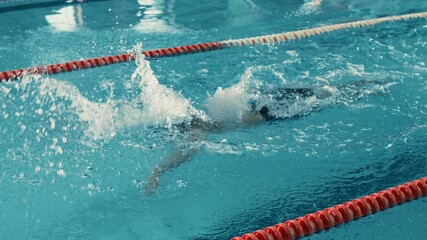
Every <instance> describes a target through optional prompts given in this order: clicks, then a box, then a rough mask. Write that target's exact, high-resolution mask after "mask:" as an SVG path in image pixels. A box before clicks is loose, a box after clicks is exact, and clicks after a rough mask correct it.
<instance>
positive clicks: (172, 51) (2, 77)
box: [0, 42, 223, 82]
mask: <svg viewBox="0 0 427 240" xmlns="http://www.w3.org/2000/svg"><path fill="white" fill-rule="evenodd" d="M221 46H223V45H221V44H220V43H219V42H212V43H202V44H193V45H188V46H179V47H173V48H163V49H156V50H150V51H144V52H142V54H144V56H145V57H146V58H158V57H166V56H174V55H180V54H189V53H196V52H205V51H211V50H216V49H220V48H221ZM135 58H136V55H135V54H119V55H114V56H105V57H100V58H90V59H85V60H77V61H71V62H66V63H57V64H51V65H47V66H43V67H31V68H28V69H27V68H23V69H18V70H11V71H5V72H0V82H1V81H6V80H15V79H19V78H21V77H22V76H24V75H26V74H28V75H33V74H57V73H61V72H71V71H74V70H77V69H85V68H93V67H100V66H104V65H110V64H114V63H121V62H128V61H131V60H135Z"/></svg>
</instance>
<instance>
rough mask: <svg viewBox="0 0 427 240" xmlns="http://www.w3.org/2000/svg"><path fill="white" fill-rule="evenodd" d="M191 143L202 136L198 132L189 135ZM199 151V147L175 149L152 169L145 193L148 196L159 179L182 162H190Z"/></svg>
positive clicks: (156, 185)
mask: <svg viewBox="0 0 427 240" xmlns="http://www.w3.org/2000/svg"><path fill="white" fill-rule="evenodd" d="M189 137H190V140H191V142H193V143H194V142H198V141H200V140H201V139H202V137H203V136H202V135H201V133H200V132H199V131H197V132H195V131H193V132H191V133H189ZM193 145H194V144H193ZM199 149H200V147H199V146H197V145H196V146H187V147H183V148H179V149H177V150H176V151H175V152H173V153H172V155H170V156H169V157H168V160H167V161H166V162H165V163H163V164H162V165H160V166H157V167H155V168H154V169H153V173H152V175H151V177H150V180H149V181H148V184H147V186H146V187H145V192H146V193H147V194H150V193H152V192H153V190H154V189H155V188H157V187H158V186H159V177H160V176H162V175H163V174H165V173H166V172H168V171H170V170H171V169H173V168H176V167H178V166H179V165H181V164H183V163H184V162H186V161H188V160H190V159H191V158H192V157H193V156H194V155H195V154H196V153H197V152H198V150H199Z"/></svg>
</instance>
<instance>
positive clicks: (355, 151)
mask: <svg viewBox="0 0 427 240" xmlns="http://www.w3.org/2000/svg"><path fill="white" fill-rule="evenodd" d="M423 11H427V2H424V1H409V2H408V1H403V0H389V1H386V2H385V1H383V2H380V1H366V0H358V1H356V0H347V1H344V0H324V1H321V3H320V5H316V4H313V3H312V2H310V1H302V0H290V1H280V0H271V1H261V0H228V1H226V0H214V1H207V0H199V1H197V3H196V2H195V1H189V0H138V1H136V0H135V1H124V0H123V1H119V0H117V1H113V0H97V1H85V2H82V1H49V0H44V1H41V0H40V1H26V0H20V1H12V0H9V1H0V30H1V32H2V34H1V35H0V68H1V69H0V70H1V71H5V70H10V69H16V68H22V67H29V66H42V65H47V64H52V63H57V62H65V61H70V60H75V59H85V58H91V57H99V56H105V55H112V54H118V53H126V52H139V51H141V49H144V50H149V49H156V48H162V47H172V46H178V45H187V44H193V43H199V42H211V41H219V40H227V39H231V38H232V39H234V38H241V37H251V36H258V35H264V34H273V33H280V32H285V31H293V30H298V29H306V28H311V27H317V26H324V25H327V24H335V23H342V22H348V21H355V20H362V19H371V18H376V17H382V16H391V15H399V14H406V13H413V12H423ZM426 47H427V21H426V20H425V19H418V20H409V21H401V22H393V23H385V24H380V25H376V26H373V27H369V28H363V29H350V30H342V31H337V32H333V33H330V34H324V35H321V36H316V37H312V38H309V39H302V40H299V41H294V42H289V43H286V44H279V45H262V46H251V47H243V48H233V49H225V50H220V51H212V52H206V53H201V54H193V55H183V56H178V57H171V58H162V59H157V60H150V61H147V60H145V59H143V58H139V59H138V61H136V62H130V63H126V64H116V65H110V66H105V67H100V68H94V69H88V70H81V71H76V72H72V73H66V74H59V75H52V76H35V77H28V76H27V77H24V78H23V79H21V80H19V81H14V82H2V83H1V84H0V132H1V134H2V137H1V138H0V239H153V240H160V239H171V240H175V239H230V238H232V237H234V236H237V235H242V234H244V233H246V232H252V231H254V230H257V229H260V228H264V227H266V226H270V225H274V224H276V223H278V222H283V221H285V220H287V219H293V218H296V217H298V216H302V215H305V214H307V213H311V212H314V211H317V210H320V209H324V208H326V207H329V206H333V205H336V204H339V203H342V202H345V201H348V200H351V199H354V198H357V197H361V196H364V195H367V194H370V193H373V192H377V191H379V190H382V189H385V188H388V187H392V186H395V185H398V184H402V183H404V182H407V181H411V180H414V179H417V178H420V177H424V176H426V173H427V123H426V122H427V121H426V120H427V102H426V99H427V81H426V78H427V66H426V59H427V50H426V49H427V48H426ZM280 88H310V89H314V90H316V91H326V90H327V93H328V94H329V95H328V96H327V97H325V98H322V99H321V98H308V99H302V100H301V101H300V102H298V103H297V104H294V105H292V106H291V107H290V108H287V109H277V111H276V112H275V114H276V115H277V116H278V117H284V118H287V119H285V120H277V121H269V122H261V123H256V124H242V123H241V118H242V112H244V111H247V110H249V109H250V104H249V103H248V102H251V101H254V99H255V100H256V101H261V100H262V101H264V102H265V104H267V105H269V106H270V107H274V106H276V105H275V104H276V103H275V102H274V101H273V100H272V99H273V97H271V96H270V95H267V96H265V94H264V96H263V94H261V93H263V92H274V91H275V90H277V89H280ZM325 89H326V90H325ZM269 96H270V98H269ZM261 98H263V99H261ZM297 115H298V116H301V115H302V117H297V118H293V117H295V116H297ZM194 116H197V117H198V118H202V119H205V120H206V121H219V122H221V123H223V125H224V126H225V127H224V129H222V130H221V131H215V132H204V133H200V134H199V136H197V138H196V139H194V136H192V134H193V133H192V132H190V133H188V132H185V131H183V130H182V129H180V128H179V127H177V126H180V125H182V123H184V124H185V123H188V122H189V121H191V118H192V117H194ZM288 117H290V118H288ZM189 146H190V147H194V148H197V149H198V151H197V152H196V153H195V154H194V155H193V156H192V158H191V161H187V162H185V163H183V164H182V165H180V166H178V167H176V168H173V169H171V170H170V171H168V172H166V173H165V174H163V175H162V176H160V178H159V186H158V187H157V188H154V189H152V193H151V194H147V193H146V186H147V183H148V182H149V180H150V176H151V174H152V171H153V169H155V167H156V166H158V165H162V164H163V163H165V162H166V161H167V160H168V158H170V156H171V155H173V154H174V153H176V152H177V151H178V152H179V151H181V150H182V149H187V148H188V147H189ZM426 212H427V199H425V198H424V199H419V200H416V201H414V202H411V203H407V204H404V205H402V206H398V207H395V208H393V209H390V210H387V211H385V212H381V213H378V214H375V215H372V216H368V217H366V218H364V219H361V220H358V221H356V222H352V223H348V224H345V225H342V226H340V227H338V228H335V229H332V230H330V231H325V232H322V233H320V234H316V235H313V236H311V237H308V239H424V238H425V232H426V231H427V224H426V222H425V218H426V217H427V214H426Z"/></svg>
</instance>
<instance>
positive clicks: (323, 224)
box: [231, 177, 427, 240]
mask: <svg viewBox="0 0 427 240" xmlns="http://www.w3.org/2000/svg"><path fill="white" fill-rule="evenodd" d="M426 195H427V177H424V178H420V179H418V180H414V181H412V182H408V183H405V184H402V185H399V186H396V187H393V188H389V189H387V190H383V191H380V192H378V193H373V194H371V195H369V196H364V197H361V198H357V199H354V200H352V201H349V202H346V203H343V204H339V205H336V206H333V207H330V208H326V209H324V210H320V211H317V212H315V213H311V214H307V215H305V216H304V217H299V218H296V219H294V220H288V221H286V222H284V223H279V224H276V225H274V226H270V227H266V228H264V229H263V230H257V231H254V232H252V233H247V234H244V235H243V236H241V237H234V238H232V239H231V240H292V239H297V238H301V237H305V236H308V235H311V234H313V233H317V232H320V231H323V230H328V229H330V228H332V227H336V226H338V225H340V224H342V223H346V222H349V221H352V220H356V219H359V218H361V217H365V216H367V215H370V214H373V213H376V212H379V211H384V210H386V209H389V208H392V207H394V206H396V205H399V204H402V203H405V202H409V201H412V200H414V199H417V198H419V197H422V196H426Z"/></svg>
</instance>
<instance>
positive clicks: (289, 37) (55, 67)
mask: <svg viewBox="0 0 427 240" xmlns="http://www.w3.org/2000/svg"><path fill="white" fill-rule="evenodd" d="M415 18H427V12H421V13H412V14H405V15H398V16H391V17H382V18H376V19H369V20H362V21H355V22H348V23H340V24H334V25H327V26H323V27H316V28H310V29H305V30H299V31H293V32H285V33H279V34H272V35H265V36H258V37H251V38H241V39H230V40H226V41H219V42H210V43H198V44H193V45H187V46H178V47H172V48H161V49H155V50H150V51H144V52H142V54H144V55H145V57H146V58H147V59H150V58H159V57H170V56H177V55H181V54H190V53H199V52H206V51H213V50H219V49H224V48H231V47H238V46H245V45H257V44H275V43H281V42H287V41H293V40H299V39H302V38H307V37H311V36H315V35H319V34H324V33H328V32H333V31H337V30H340V29H350V28H360V27H367V26H372V25H376V24H380V23H384V22H391V21H401V20H408V19H415ZM135 57H136V56H135V54H119V55H113V56H105V57H99V58H90V59H85V60H77V61H71V62H66V63H56V64H51V65H47V66H41V67H30V68H22V69H16V70H10V71H4V72H0V82H2V81H7V80H16V79H19V78H21V77H23V76H24V75H32V74H49V75H50V74H57V73H61V72H71V71H75V70H79V69H86V68H93V67H100V66H105V65H110V64H115V63H121V62H128V61H131V60H135Z"/></svg>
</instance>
